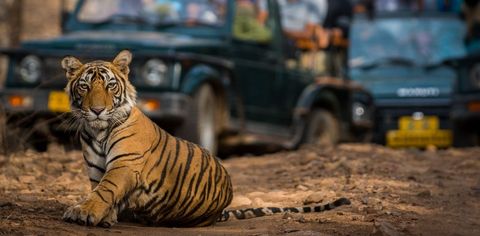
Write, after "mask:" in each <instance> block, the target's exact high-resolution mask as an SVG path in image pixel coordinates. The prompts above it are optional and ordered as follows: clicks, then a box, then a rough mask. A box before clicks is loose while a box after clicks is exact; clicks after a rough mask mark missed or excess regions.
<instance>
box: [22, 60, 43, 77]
mask: <svg viewBox="0 0 480 236" xmlns="http://www.w3.org/2000/svg"><path fill="white" fill-rule="evenodd" d="M19 74H20V78H21V79H22V80H23V81H25V82H27V83H36V82H38V80H39V79H40V76H41V75H42V61H41V60H40V58H38V57H37V56H34V55H28V56H26V57H25V58H23V59H22V61H21V62H20V69H19Z"/></svg>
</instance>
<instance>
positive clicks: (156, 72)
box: [142, 59, 168, 86]
mask: <svg viewBox="0 0 480 236" xmlns="http://www.w3.org/2000/svg"><path fill="white" fill-rule="evenodd" d="M167 71H168V67H167V65H166V64H165V62H163V61H162V60H159V59H150V60H148V61H147V62H146V63H145V65H144V66H143V70H142V77H143V79H144V80H145V82H146V83H147V84H148V85H151V86H159V85H166V84H167V82H168V74H167Z"/></svg>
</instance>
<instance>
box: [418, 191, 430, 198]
mask: <svg viewBox="0 0 480 236" xmlns="http://www.w3.org/2000/svg"><path fill="white" fill-rule="evenodd" d="M417 196H418V197H422V198H430V197H431V196H432V193H431V192H430V190H425V191H422V192H419V193H418V194H417Z"/></svg>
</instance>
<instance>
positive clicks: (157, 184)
mask: <svg viewBox="0 0 480 236" xmlns="http://www.w3.org/2000/svg"><path fill="white" fill-rule="evenodd" d="M131 59H132V55H131V53H130V52H128V51H122V52H120V53H119V54H118V55H117V56H116V58H115V59H114V60H113V62H106V61H93V62H89V63H86V64H82V63H81V62H80V61H79V60H78V59H76V58H74V57H70V56H69V57H65V58H64V59H63V60H62V67H63V68H64V69H65V70H66V76H67V78H68V84H67V86H66V88H65V90H66V92H67V93H68V94H69V96H70V102H71V108H72V115H73V117H74V120H75V122H77V124H78V125H79V134H80V140H81V143H82V150H83V157H84V159H85V162H86V164H87V170H88V176H89V178H90V181H91V185H92V191H91V192H90V193H89V194H88V196H87V197H86V198H85V199H84V200H83V201H81V202H79V203H78V204H76V205H74V206H72V207H70V208H69V209H67V211H66V212H65V214H64V216H63V218H64V219H65V220H66V221H69V222H76V223H79V224H83V225H102V226H111V225H113V224H115V223H116V222H117V215H118V214H120V213H121V212H124V211H125V212H129V213H131V214H133V215H134V217H133V218H134V219H137V220H139V221H141V222H146V223H150V224H153V225H166V226H180V227H188V226H205V225H210V224H213V223H214V222H216V221H224V220H227V219H229V218H237V219H243V218H251V217H255V216H263V215H269V214H273V213H277V212H285V211H290V212H319V211H323V210H329V209H333V208H335V207H337V206H340V205H344V204H349V201H348V200H347V199H343V198H342V199H339V200H337V201H335V202H334V203H331V204H327V205H325V206H314V207H299V208H256V209H245V210H237V211H235V210H234V211H226V210H224V209H225V207H227V206H228V205H229V204H230V202H231V200H232V195H233V193H232V184H231V181H230V177H229V175H228V173H227V171H226V170H225V168H224V167H223V166H222V165H221V164H220V163H219V161H218V160H217V158H215V157H214V156H212V155H211V154H210V153H209V152H208V151H207V150H205V149H203V148H201V147H199V146H197V145H195V144H193V143H190V142H187V141H185V140H182V139H178V138H175V137H173V136H171V135H170V134H168V133H167V132H165V131H164V130H162V129H161V128H159V127H158V126H157V125H156V124H155V123H153V122H152V121H151V120H150V119H148V118H147V117H146V116H145V115H144V114H143V113H142V112H141V111H140V110H139V109H138V108H137V107H136V106H135V99H136V92H135V88H134V87H133V86H132V85H131V83H130V82H129V80H128V74H129V64H130V62H131Z"/></svg>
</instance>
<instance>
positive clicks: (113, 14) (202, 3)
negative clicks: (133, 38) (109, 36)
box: [78, 0, 227, 26]
mask: <svg viewBox="0 0 480 236" xmlns="http://www.w3.org/2000/svg"><path fill="white" fill-rule="evenodd" d="M226 8H227V0H86V1H85V3H84V4H83V5H82V7H81V9H80V12H79V14H78V19H79V20H80V21H82V22H86V23H94V24H95V23H110V22H112V23H115V22H125V21H127V22H128V21H133V22H134V23H153V24H159V25H161V24H171V23H175V22H177V23H191V25H195V23H198V24H200V25H205V24H207V25H212V26H221V25H223V24H224V23H225V18H226Z"/></svg>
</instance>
